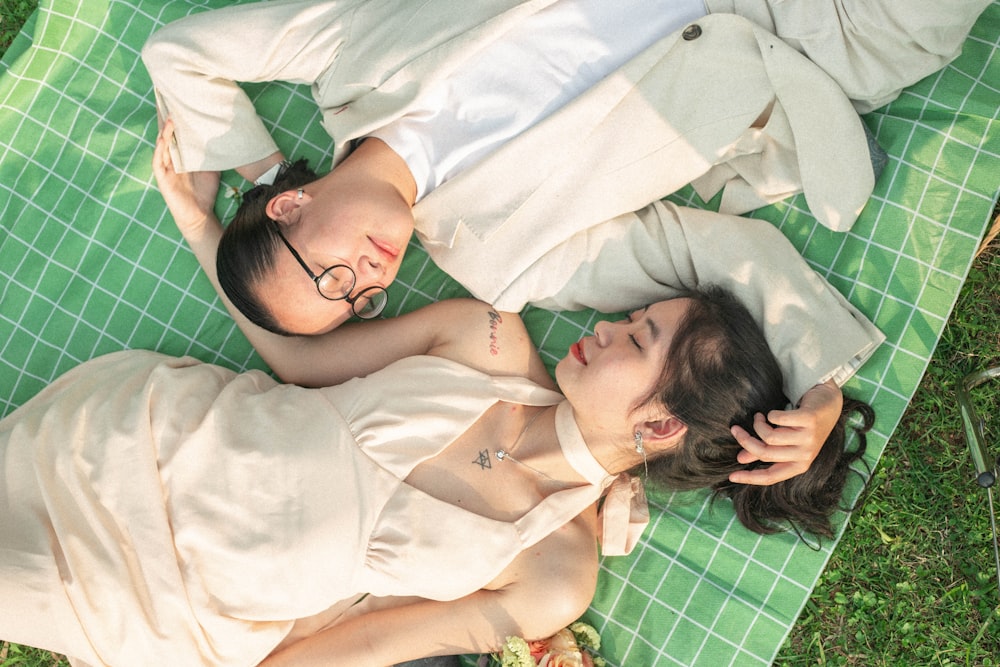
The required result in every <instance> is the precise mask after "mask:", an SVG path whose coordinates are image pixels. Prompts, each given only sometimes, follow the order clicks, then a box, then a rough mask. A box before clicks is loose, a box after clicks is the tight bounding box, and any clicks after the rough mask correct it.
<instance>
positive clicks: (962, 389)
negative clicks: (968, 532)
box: [958, 366, 1000, 594]
mask: <svg viewBox="0 0 1000 667" xmlns="http://www.w3.org/2000/svg"><path fill="white" fill-rule="evenodd" d="M995 377H1000V366H997V367H994V368H987V369H986V370H984V371H979V372H977V373H970V374H969V375H966V376H965V379H964V380H962V383H961V384H960V385H959V387H958V406H959V408H960V409H961V411H962V423H963V425H964V426H965V441H966V442H967V443H968V445H969V453H970V454H971V455H972V465H973V466H974V467H975V469H976V483H977V484H979V486H981V487H983V488H984V489H986V498H987V500H988V502H989V508H990V527H991V528H992V530H993V558H994V560H995V562H996V568H997V592H998V594H1000V539H998V537H997V517H996V512H994V511H993V488H992V487H993V485H994V484H995V483H996V480H997V466H998V465H1000V456H998V457H997V458H996V460H995V461H994V462H993V463H992V464H990V463H988V461H989V460H990V454H989V450H988V449H987V447H986V436H985V434H984V433H983V420H982V419H981V418H980V417H979V416H978V415H977V414H976V409H975V408H974V407H973V405H972V399H971V398H970V396H969V392H970V391H971V390H972V389H973V388H974V387H977V386H979V385H981V384H982V383H984V382H986V381H987V380H989V379H991V378H995Z"/></svg>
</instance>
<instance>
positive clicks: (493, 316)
mask: <svg viewBox="0 0 1000 667" xmlns="http://www.w3.org/2000/svg"><path fill="white" fill-rule="evenodd" d="M489 315H490V354H492V355H493V356H494V357H495V356H497V355H498V354H500V338H499V337H498V335H497V334H498V332H499V330H500V325H501V324H503V318H502V317H501V316H500V313H498V312H496V311H495V310H491V311H490V313H489Z"/></svg>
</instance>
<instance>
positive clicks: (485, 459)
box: [473, 449, 493, 470]
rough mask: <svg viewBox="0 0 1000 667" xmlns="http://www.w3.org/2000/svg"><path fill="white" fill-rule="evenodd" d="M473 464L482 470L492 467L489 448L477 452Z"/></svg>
mask: <svg viewBox="0 0 1000 667" xmlns="http://www.w3.org/2000/svg"><path fill="white" fill-rule="evenodd" d="M473 463H474V464H476V465H477V466H479V467H480V468H481V469H483V470H488V469H490V468H492V467H493V465H492V464H491V463H490V450H488V449H484V450H482V451H480V452H479V457H478V458H476V460H475V461H473Z"/></svg>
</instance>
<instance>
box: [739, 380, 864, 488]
mask: <svg viewBox="0 0 1000 667" xmlns="http://www.w3.org/2000/svg"><path fill="white" fill-rule="evenodd" d="M843 403H844V396H843V394H841V392H840V388H839V387H838V386H837V384H836V383H835V382H833V381H829V382H826V383H824V384H819V385H816V386H815V387H813V388H812V389H810V390H809V391H807V392H806V394H805V395H804V396H803V397H802V400H801V401H800V402H799V406H798V408H797V409H795V410H772V411H770V412H769V413H768V414H767V417H766V419H765V416H764V415H762V414H757V415H756V416H755V417H754V431H756V437H754V435H753V434H750V433H748V432H747V431H746V430H744V429H743V428H741V427H739V426H734V427H733V429H732V432H733V437H735V438H736V440H737V442H739V443H740V445H741V446H742V447H743V451H742V452H740V454H739V456H738V457H737V458H738V460H739V462H740V463H743V464H749V463H753V462H754V461H764V462H766V463H771V464H772V465H771V466H768V467H762V468H757V469H755V470H737V471H736V472H734V473H732V474H731V475H730V476H729V480H730V481H731V482H733V483H735V484H755V485H771V484H776V483H777V482H782V481H785V480H787V479H791V478H792V477H795V476H796V475H801V474H802V473H804V472H805V471H806V470H808V469H809V467H810V466H811V465H812V463H813V461H814V460H815V459H816V456H817V455H818V454H819V452H820V449H821V448H822V447H823V443H824V442H825V441H826V439H827V436H828V435H829V434H830V432H831V431H832V430H833V428H834V426H835V425H836V424H837V421H838V420H839V419H840V416H841V410H842V409H843Z"/></svg>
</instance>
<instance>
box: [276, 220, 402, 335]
mask: <svg viewBox="0 0 1000 667" xmlns="http://www.w3.org/2000/svg"><path fill="white" fill-rule="evenodd" d="M271 224H273V225H274V231H275V232H277V234H278V238H280V239H281V241H282V243H284V244H285V247H286V248H288V251H289V252H290V253H292V257H294V258H295V261H297V262H298V263H299V266H301V267H302V269H303V270H304V271H305V272H306V273H307V274H309V277H310V278H312V281H313V282H314V283H316V291H317V292H319V295H320V296H321V297H323V298H324V299H327V300H329V301H346V302H347V303H349V304H351V310H353V311H354V314H355V315H357V316H358V317H360V318H361V319H363V320H370V319H372V318H375V317H378V316H379V314H380V313H381V312H382V311H383V310H384V309H385V306H386V304H387V303H389V294H388V292H386V291H385V288H384V287H382V286H381V285H372V286H371V287H366V288H364V289H363V290H361V291H359V292H358V293H356V294H355V295H354V296H351V291H352V290H354V286H355V285H356V284H357V282H358V276H357V274H356V273H354V269H352V268H351V267H350V266H348V265H347V264H335V265H334V266H331V267H329V268H327V269H324V270H323V272H322V273H320V274H319V275H318V276H317V275H316V274H315V273H313V272H312V269H310V268H309V265H308V264H306V263H305V261H304V260H303V259H302V256H301V255H300V254H299V253H298V251H297V250H295V248H293V247H292V244H291V243H289V242H288V239H286V238H285V235H284V234H282V233H281V226H280V225H278V223H277V222H275V221H274V220H272V221H271Z"/></svg>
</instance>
